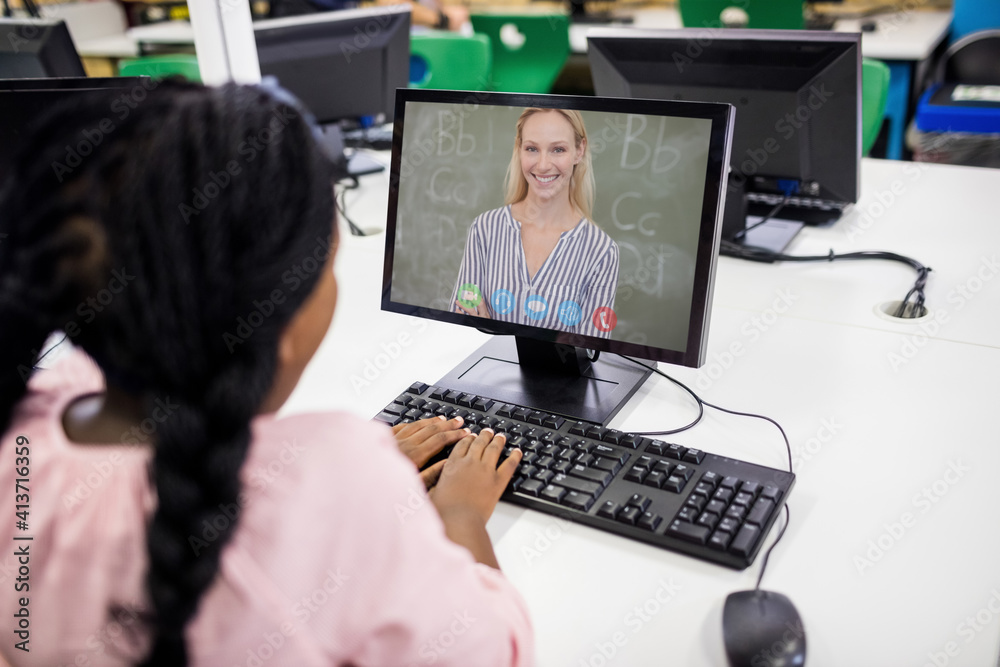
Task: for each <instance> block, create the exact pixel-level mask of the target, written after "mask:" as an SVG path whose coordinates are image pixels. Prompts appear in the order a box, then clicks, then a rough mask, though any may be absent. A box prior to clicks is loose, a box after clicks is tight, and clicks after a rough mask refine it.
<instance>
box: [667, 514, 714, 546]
mask: <svg viewBox="0 0 1000 667" xmlns="http://www.w3.org/2000/svg"><path fill="white" fill-rule="evenodd" d="M711 532H712V531H711V530H710V529H708V528H706V527H705V526H699V525H698V524H696V523H687V522H686V521H678V520H676V519H675V520H674V521H673V522H672V523H671V524H670V526H669V527H668V528H667V535H672V536H674V537H676V538H679V539H682V540H684V541H685V542H694V543H695V544H705V541H706V540H708V535H709V533H711Z"/></svg>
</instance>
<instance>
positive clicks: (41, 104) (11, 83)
mask: <svg viewBox="0 0 1000 667" xmlns="http://www.w3.org/2000/svg"><path fill="white" fill-rule="evenodd" d="M152 85H155V84H153V83H152V82H151V81H150V79H149V78H148V77H109V78H88V77H71V78H53V79H9V80H0V184H2V183H3V181H4V179H5V177H6V176H7V173H8V172H9V171H10V162H11V160H13V159H14V156H15V155H16V154H17V153H18V151H19V150H20V149H21V146H22V144H23V142H24V140H25V139H26V138H27V137H28V136H29V135H30V133H31V130H32V128H33V124H34V123H35V122H36V121H38V120H39V119H40V118H42V117H44V116H45V115H46V114H47V113H49V111H51V110H52V109H53V108H54V107H55V106H57V105H59V104H62V103H63V102H65V101H67V100H70V99H72V98H73V97H74V96H76V95H85V94H89V93H93V92H94V91H98V90H114V91H117V90H119V89H120V90H121V95H130V96H131V95H132V94H133V93H134V94H135V95H134V99H140V98H142V99H144V97H145V91H146V89H148V88H149V87H150V86H152ZM127 102H128V103H131V104H134V103H135V102H134V101H132V100H131V99H130V100H127V101H126V100H121V99H120V96H119V94H118V93H117V92H115V93H113V94H112V95H111V99H109V101H108V118H107V122H106V123H105V124H104V126H103V128H102V127H97V128H94V129H93V133H94V136H93V138H92V139H87V138H84V139H82V140H81V141H82V142H83V144H84V145H83V146H75V147H67V149H66V151H67V158H66V159H67V161H68V162H69V163H70V164H71V163H72V162H73V161H74V160H77V159H80V153H81V152H88V153H89V150H90V148H91V146H89V145H87V144H89V143H91V142H94V141H99V139H100V135H101V134H102V133H104V132H107V131H114V126H115V123H116V122H117V121H119V120H120V119H121V118H122V117H123V114H124V116H127V115H128V110H129V106H128V103H127ZM109 128H110V129H109ZM53 167H54V168H56V169H58V167H57V166H56V165H53Z"/></svg>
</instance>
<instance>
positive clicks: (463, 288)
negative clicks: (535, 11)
mask: <svg viewBox="0 0 1000 667" xmlns="http://www.w3.org/2000/svg"><path fill="white" fill-rule="evenodd" d="M731 119H732V107H731V106H729V105H723V104H705V103H691V102H664V101H646V100H621V99H605V98H595V97H572V96H554V95H521V94H498V93H494V94H490V93H461V92H456V91H430V90H427V91H415V90H405V91H399V93H398V95H397V106H396V123H395V133H394V142H393V154H392V172H391V177H390V190H389V207H388V225H387V230H386V259H385V270H384V277H383V294H382V308H383V309H385V310H391V311H395V312H400V313H407V314H411V315H416V316H419V317H428V318H432V319H437V320H441V321H445V322H451V323H454V324H457V325H465V326H472V327H476V328H479V329H482V330H484V331H488V332H490V333H495V334H508V335H512V336H514V338H515V340H516V342H517V346H518V354H519V357H520V362H521V370H523V369H524V367H525V365H526V364H525V361H526V360H525V357H526V356H534V355H535V352H538V350H535V351H534V352H530V351H528V348H529V347H536V348H537V347H538V346H542V347H543V349H542V351H541V353H542V354H544V353H545V349H548V348H545V346H553V345H554V346H557V348H558V349H559V350H564V349H568V348H572V349H573V350H579V349H586V350H600V351H606V352H619V353H623V354H633V355H636V356H639V357H642V358H644V359H650V360H658V361H667V362H671V363H676V364H683V365H687V366H699V365H700V364H701V363H702V362H703V360H704V355H705V347H706V344H707V331H708V322H709V311H710V308H711V297H712V285H713V279H714V273H715V264H716V258H717V255H718V242H719V226H718V223H719V216H720V202H721V198H722V194H723V189H724V188H723V184H724V182H725V172H726V170H725V165H727V164H728V149H729V133H730V131H731ZM518 127H520V128H521V129H520V131H518V129H517V128H518ZM518 136H520V143H518V140H517V137H518ZM581 137H585V140H584V141H582V142H581V141H580V138H581ZM567 160H569V162H567ZM588 173H589V174H590V177H588V175H587V174H588ZM588 183H590V186H588V185H587V184H588ZM560 198H562V199H560ZM559 201H566V202H571V204H568V205H567V206H565V207H563V209H559V208H558V207H556V206H552V205H551V204H552V203H553V202H555V203H558V202H559ZM560 210H564V211H568V213H567V215H566V216H564V217H562V218H556V217H553V215H554V212H555V213H558V211H560ZM529 341H530V342H529ZM557 356H565V352H564V351H563V352H559V353H558V354H557ZM581 372H584V373H586V372H587V365H586V363H584V364H583V368H582V369H581ZM491 389H492V393H491ZM498 390H500V388H498V387H492V388H487V389H485V390H480V392H479V393H481V394H483V395H487V396H490V395H492V396H497V391H498ZM500 397H501V398H502V396H500ZM510 402H518V401H516V400H513V399H512V400H511V401H510ZM521 404H527V403H525V402H524V401H523V400H522V401H521ZM539 409H541V407H539ZM553 411H554V412H557V413H560V414H563V412H560V410H558V409H556V410H553ZM589 420H590V421H603V420H597V419H593V418H591V419H589Z"/></svg>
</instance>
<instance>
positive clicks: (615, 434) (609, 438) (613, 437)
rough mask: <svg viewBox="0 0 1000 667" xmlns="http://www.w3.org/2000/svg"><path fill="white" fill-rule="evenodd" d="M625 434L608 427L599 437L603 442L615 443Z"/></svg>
mask: <svg viewBox="0 0 1000 667" xmlns="http://www.w3.org/2000/svg"><path fill="white" fill-rule="evenodd" d="M623 437H625V434H624V433H622V432H621V431H619V430H618V429H616V428H609V429H608V430H607V431H605V432H604V437H602V438H601V440H603V441H604V442H610V443H611V444H612V445H617V444H618V443H620V442H621V441H622V438H623Z"/></svg>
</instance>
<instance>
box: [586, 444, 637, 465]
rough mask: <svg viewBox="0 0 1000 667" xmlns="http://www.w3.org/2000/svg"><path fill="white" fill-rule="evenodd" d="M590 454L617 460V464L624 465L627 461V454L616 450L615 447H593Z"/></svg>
mask: <svg viewBox="0 0 1000 667" xmlns="http://www.w3.org/2000/svg"><path fill="white" fill-rule="evenodd" d="M590 453H591V454H598V455H600V456H607V457H608V458H611V459H618V462H619V463H625V462H626V461H628V457H629V453H628V452H626V451H624V450H622V449H617V448H615V447H609V446H608V445H595V446H594V449H592V450H591V451H590Z"/></svg>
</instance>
